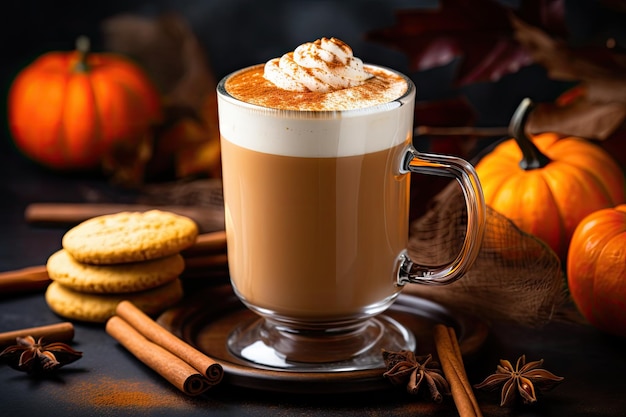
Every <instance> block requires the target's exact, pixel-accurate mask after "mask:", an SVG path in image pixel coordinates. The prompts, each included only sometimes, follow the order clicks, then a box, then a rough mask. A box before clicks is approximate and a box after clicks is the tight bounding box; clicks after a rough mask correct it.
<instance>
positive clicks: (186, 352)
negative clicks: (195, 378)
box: [115, 301, 224, 386]
mask: <svg viewBox="0 0 626 417" xmlns="http://www.w3.org/2000/svg"><path fill="white" fill-rule="evenodd" d="M115 313H116V314H117V316H119V317H120V318H122V319H123V320H124V321H126V322H127V323H128V324H130V325H131V326H132V327H133V328H134V329H135V330H136V331H138V332H139V333H140V334H141V335H142V336H144V337H145V338H147V339H148V340H150V341H151V342H153V343H155V344H157V345H159V346H161V347H162V348H164V349H166V350H167V351H169V352H171V353H172V354H174V355H176V356H177V357H178V358H180V359H182V360H183V361H185V362H187V363H188V364H189V365H191V366H193V367H194V368H195V369H196V370H197V371H198V372H200V373H201V374H202V375H204V376H205V377H206V378H207V381H208V383H209V384H210V385H211V386H213V385H216V384H218V383H219V382H220V381H221V380H222V377H223V376H224V370H223V368H222V365H220V364H219V363H218V362H217V361H215V360H214V359H212V358H210V357H208V356H207V355H205V354H204V353H202V352H200V351H199V350H197V349H195V348H194V347H192V346H190V345H188V344H187V343H185V342H184V341H183V340H181V339H179V338H178V337H176V336H175V335H173V334H172V333H170V332H169V331H167V330H166V329H165V328H163V327H162V326H160V325H159V324H158V323H157V322H155V321H154V320H152V319H151V318H150V317H148V315H146V314H145V313H144V312H143V311H141V310H140V309H139V308H137V307H136V306H135V305H134V304H133V303H131V302H130V301H122V302H120V303H119V304H118V305H117V308H116V310H115Z"/></svg>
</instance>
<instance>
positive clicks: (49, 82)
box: [8, 38, 161, 170]
mask: <svg viewBox="0 0 626 417" xmlns="http://www.w3.org/2000/svg"><path fill="white" fill-rule="evenodd" d="M88 49H89V41H88V40H87V39H86V38H79V40H78V42H77V50H76V51H72V52H49V53H47V54H44V55H42V56H40V57H39V58H37V59H36V60H35V61H34V62H33V63H31V64H30V65H28V66H27V67H26V68H24V69H23V70H22V71H21V72H20V73H19V74H18V75H17V77H16V78H15V80H14V82H13V84H12V85H11V89H10V91H9V101H8V118H9V128H10V131H11V134H12V137H13V139H14V141H15V144H16V146H17V147H18V148H19V149H20V150H21V151H22V152H23V153H24V154H26V155H27V156H28V157H30V158H31V159H33V160H35V161H37V162H39V163H41V164H43V165H46V166H48V167H50V168H54V169H62V170H83V169H93V168H96V167H98V165H99V164H100V162H101V160H102V157H103V156H104V155H105V154H106V153H108V152H110V151H111V150H112V148H113V147H114V146H115V144H116V143H117V142H119V141H129V140H137V138H138V137H139V136H141V135H142V134H143V133H145V132H146V131H147V128H148V127H149V126H151V125H152V124H153V123H155V122H157V121H158V120H159V119H160V117H161V102H160V97H159V94H158V92H157V91H156V89H155V88H154V86H153V85H152V83H151V82H150V81H149V79H148V78H147V76H146V75H145V73H144V72H143V71H142V70H141V69H140V68H139V67H138V66H137V65H135V64H134V63H132V62H131V61H130V60H128V59H126V58H124V57H122V56H120V55H115V54H107V53H99V54H96V53H88Z"/></svg>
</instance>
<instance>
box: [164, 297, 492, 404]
mask: <svg viewBox="0 0 626 417" xmlns="http://www.w3.org/2000/svg"><path fill="white" fill-rule="evenodd" d="M385 314H386V315H388V316H390V317H391V318H393V319H395V320H397V321H398V322H400V323H401V324H403V325H404V326H406V327H407V328H408V329H409V330H411V331H412V332H413V334H414V335H415V338H416V340H417V349H416V351H417V353H418V354H427V353H433V354H434V353H435V352H436V350H435V347H434V342H433V336H432V327H433V325H434V324H436V323H443V324H446V325H448V326H451V327H453V328H455V329H456V331H457V335H458V339H459V344H460V347H461V351H462V353H463V354H464V355H468V354H471V353H473V352H475V351H476V350H478V348H479V347H480V346H481V345H482V344H483V342H484V341H485V338H486V337H487V334H488V327H487V325H486V323H484V322H483V321H482V320H478V319H476V318H474V317H470V316H468V315H465V314H463V315H455V314H454V313H453V312H452V311H450V310H449V309H447V308H446V307H443V306H441V305H439V304H436V303H434V302H432V301H429V300H425V299H422V298H418V297H415V296H412V295H405V294H401V295H400V296H399V297H398V299H397V300H396V302H395V303H394V304H393V305H392V307H391V308H390V309H389V310H388V311H387V312H386V313H385ZM256 318H257V316H256V315H255V314H254V313H253V312H251V311H250V310H248V309H247V308H246V307H245V306H244V305H243V304H242V303H241V302H240V301H239V300H238V299H237V297H236V296H235V294H234V293H233V290H232V287H231V286H230V285H222V286H216V287H208V288H205V289H203V290H201V291H200V292H198V293H196V294H194V296H193V297H192V298H190V299H187V300H184V301H183V302H182V303H180V304H179V305H178V306H176V307H173V308H171V309H169V310H167V311H165V312H164V313H163V314H161V316H160V317H159V318H158V319H157V321H158V322H159V323H160V324H161V325H162V326H163V327H165V328H166V329H168V330H169V331H171V332H172V333H174V334H175V335H177V336H178V337H180V338H181V339H183V340H185V341H186V342H187V343H189V344H191V345H193V346H195V347H196V348H197V349H199V350H201V351H202V352H204V353H205V354H207V355H209V356H210V357H212V358H213V359H215V360H217V361H219V362H220V363H221V364H222V366H223V367H224V371H225V372H224V382H226V383H229V384H232V385H235V386H240V387H245V388H252V389H259V390H265V391H275V392H286V393H311V394H317V393H348V392H361V391H374V390H384V389H390V388H392V385H391V384H390V383H389V381H387V380H386V379H385V378H383V376H382V374H383V373H384V372H385V369H384V368H379V369H370V370H364V371H342V372H294V371H283V370H277V369H272V368H267V367H261V366H258V365H256V364H254V363H250V362H248V361H246V360H244V359H241V358H239V357H237V356H235V355H233V354H232V353H231V352H230V351H229V350H228V348H227V346H226V340H227V338H228V336H229V334H230V333H231V332H232V330H233V329H234V328H235V327H236V326H238V325H239V324H241V323H243V322H245V321H251V320H255V319H256Z"/></svg>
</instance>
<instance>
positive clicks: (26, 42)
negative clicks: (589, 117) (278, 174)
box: [0, 0, 626, 152]
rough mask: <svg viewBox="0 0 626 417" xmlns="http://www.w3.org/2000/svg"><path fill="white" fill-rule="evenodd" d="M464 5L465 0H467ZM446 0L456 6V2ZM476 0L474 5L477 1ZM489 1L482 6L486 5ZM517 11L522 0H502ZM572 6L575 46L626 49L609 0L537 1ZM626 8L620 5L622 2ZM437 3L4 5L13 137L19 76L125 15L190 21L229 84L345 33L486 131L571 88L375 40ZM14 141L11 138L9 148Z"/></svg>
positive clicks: (1, 81)
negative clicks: (477, 69)
mask: <svg viewBox="0 0 626 417" xmlns="http://www.w3.org/2000/svg"><path fill="white" fill-rule="evenodd" d="M460 2H461V3H463V1H460ZM443 3H449V4H454V3H455V1H451V0H448V1H446V2H443ZM471 3H472V2H470V4H471ZM478 3H481V2H478ZM499 3H501V4H504V5H506V6H507V7H512V8H513V9H515V8H517V7H519V6H520V4H521V2H519V1H515V0H507V1H504V0H499ZM525 3H531V4H540V3H554V4H556V5H561V4H562V5H563V6H564V10H565V16H564V20H565V24H566V26H567V29H568V32H569V33H568V37H567V42H568V43H569V44H571V45H583V44H586V43H589V42H594V41H597V40H601V39H603V38H604V37H606V34H607V33H610V34H611V36H612V37H617V39H618V40H619V43H621V45H625V44H626V42H625V41H624V40H625V31H626V22H625V21H624V19H623V17H624V14H616V13H615V12H614V10H615V9H614V8H613V9H612V10H611V9H607V8H606V7H604V6H603V2H602V1H593V0H568V1H563V2H554V1H553V2H541V1H527V2H525ZM618 3H619V2H618ZM438 5H440V2H439V1H437V0H321V1H319V0H318V1H316V0H298V1H287V0H265V1H258V0H151V1H143V0H123V1H122V0H107V1H70V0H64V1H54V2H52V1H44V0H20V1H12V2H8V3H7V4H4V5H3V6H2V9H3V13H2V17H1V19H2V20H1V24H0V39H1V41H0V47H1V48H2V57H3V59H2V65H1V66H0V87H1V90H0V92H1V96H2V100H0V106H1V107H0V111H1V112H2V114H3V117H2V120H3V126H2V127H3V130H4V132H6V116H5V115H6V96H7V92H8V88H9V86H10V83H11V81H12V80H13V78H14V77H15V75H16V74H17V72H18V71H19V70H20V69H22V68H24V67H25V66H26V65H28V64H29V63H30V62H32V61H33V60H34V59H35V58H36V57H37V56H39V55H41V54H43V53H45V52H48V51H53V50H72V49H73V48H74V42H75V40H76V38H77V37H78V36H80V35H86V36H88V37H89V38H91V41H92V50H93V51H102V50H104V49H106V42H105V39H104V35H103V27H104V26H105V22H107V21H109V20H110V19H113V18H116V17H119V16H120V15H124V14H131V15H135V16H141V17H146V18H157V17H158V16H161V15H163V14H166V13H174V14H176V15H178V16H180V17H181V18H182V19H183V20H184V21H186V22H187V24H188V25H189V28H190V29H191V31H192V32H193V34H195V36H196V37H197V39H198V41H199V43H200V45H201V47H202V48H203V50H204V52H205V53H206V57H207V59H208V65H209V68H210V71H211V72H212V73H213V75H214V77H215V78H216V79H220V78H221V77H223V76H225V75H226V74H228V73H229V72H231V71H234V70H236V69H238V68H241V67H244V66H248V65H251V64H256V63H260V62H265V61H267V60H268V59H269V58H272V57H277V56H280V55H282V54H283V53H284V52H286V51H289V50H292V49H293V48H294V47H295V46H297V45H298V44H300V43H302V42H305V41H310V40H314V39H317V38H319V37H322V36H335V37H338V38H340V39H342V40H344V41H345V42H347V43H348V44H349V45H351V46H352V47H353V49H354V51H355V55H356V56H358V57H360V58H362V59H363V60H364V61H366V62H373V63H378V64H382V65H386V66H389V67H393V68H395V69H398V70H400V71H402V72H405V73H407V74H409V75H410V76H411V77H412V78H413V79H414V81H415V83H416V84H417V88H418V100H419V101H431V100H439V99H445V98H449V97H456V96H463V97H465V98H466V99H467V100H468V102H469V103H470V105H471V107H472V108H473V110H474V111H475V120H474V121H473V123H474V124H475V125H476V126H506V125H507V123H508V121H509V118H510V117H511V115H512V113H513V111H514V109H515V107H516V106H517V104H518V103H519V102H520V100H521V99H522V98H524V97H527V96H530V97H531V98H533V99H534V100H537V101H545V100H553V99H554V98H555V97H556V96H557V95H558V94H560V93H561V92H562V91H564V89H566V88H567V87H568V86H569V85H570V84H568V83H564V82H560V81H554V80H550V79H549V78H548V77H547V76H546V71H545V69H544V68H542V67H540V66H538V65H528V66H525V67H523V68H521V69H519V70H518V71H515V72H514V73H512V74H505V75H503V76H502V77H499V79H497V80H495V81H493V82H474V83H469V84H466V85H458V84H457V83H455V79H454V77H455V72H456V71H457V70H458V67H459V65H460V58H455V59H452V60H451V61H450V62H449V63H447V64H445V65H441V66H438V67H435V68H430V69H425V70H415V69H414V68H411V66H410V64H409V59H408V56H407V54H406V53H405V52H404V51H400V50H398V49H396V48H393V47H390V45H388V44H385V43H384V42H377V41H374V40H372V39H371V38H368V36H367V35H368V34H371V33H373V32H375V31H380V30H383V29H385V28H390V27H393V26H394V25H396V23H397V21H398V20H397V13H398V12H401V11H403V10H407V9H424V10H428V9H434V8H436V7H437V6H438ZM8 138H9V136H8V135H6V134H5V135H3V138H2V142H3V143H2V150H3V152H13V149H12V147H11V146H7V142H8V140H7V139H8Z"/></svg>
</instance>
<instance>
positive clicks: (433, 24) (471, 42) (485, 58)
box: [368, 0, 565, 85]
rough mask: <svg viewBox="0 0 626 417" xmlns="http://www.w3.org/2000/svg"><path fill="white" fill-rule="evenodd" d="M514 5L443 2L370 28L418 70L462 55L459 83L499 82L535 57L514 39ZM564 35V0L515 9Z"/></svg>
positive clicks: (485, 0) (539, 0) (488, 0)
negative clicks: (512, 23) (382, 26)
mask: <svg viewBox="0 0 626 417" xmlns="http://www.w3.org/2000/svg"><path fill="white" fill-rule="evenodd" d="M512 13H514V12H513V10H512V9H510V8H508V7H506V6H504V5H503V4H501V3H499V2H497V1H494V0H442V1H441V2H440V7H439V8H437V9H426V10H424V9H410V10H400V11H398V12H397V14H396V24H395V25H394V26H393V27H390V28H384V29H380V30H376V31H373V32H370V33H369V34H368V39H369V40H373V41H376V42H381V43H383V44H386V45H388V46H390V47H392V48H395V49H399V50H401V51H403V52H405V53H406V54H407V56H408V57H409V63H410V67H411V69H413V70H425V69H429V68H433V67H437V66H442V65H446V64H449V63H451V62H452V61H453V60H454V59H457V58H460V65H459V68H458V74H457V83H458V84H459V85H465V84H470V83H476V82H481V81H496V80H498V79H499V78H501V77H502V76H504V75H506V74H510V73H514V72H516V71H518V70H519V69H520V68H521V67H524V66H526V65H529V64H530V63H531V62H532V60H531V57H530V56H529V54H528V52H527V51H526V50H525V49H524V48H523V47H522V46H521V45H520V44H519V43H518V42H517V41H516V40H515V38H514V37H513V28H512V26H511V22H510V19H509V16H510V15H511V14H512ZM515 13H516V14H517V15H518V16H520V17H521V18H523V19H525V20H527V21H529V22H533V23H537V24H543V25H546V26H547V27H549V28H550V33H559V34H561V33H564V31H565V29H564V28H565V24H564V23H563V15H564V12H563V0H527V1H523V2H522V3H521V6H520V8H519V9H518V10H517V11H516V12H515Z"/></svg>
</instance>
